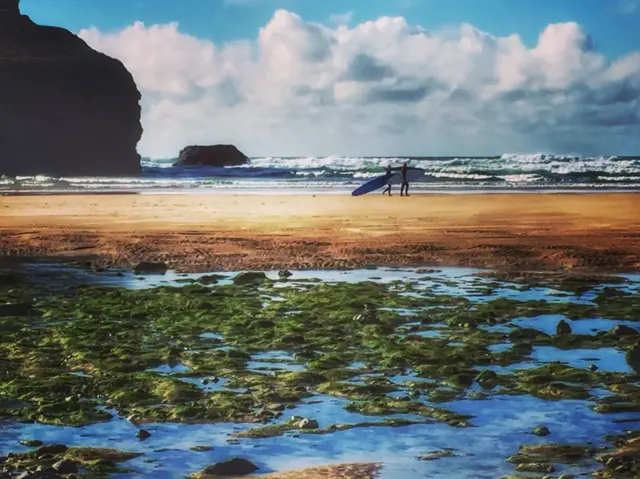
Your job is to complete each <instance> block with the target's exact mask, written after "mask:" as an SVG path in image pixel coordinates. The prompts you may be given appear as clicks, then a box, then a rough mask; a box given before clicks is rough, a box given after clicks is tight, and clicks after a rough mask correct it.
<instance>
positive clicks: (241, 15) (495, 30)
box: [21, 0, 640, 58]
mask: <svg viewBox="0 0 640 479" xmlns="http://www.w3.org/2000/svg"><path fill="white" fill-rule="evenodd" d="M277 8H285V9H288V10H292V11H295V12H296V13H298V14H300V15H301V16H302V17H303V18H304V19H305V20H307V21H314V22H327V20H328V19H329V17H330V16H331V15H333V14H340V13H344V12H349V11H351V12H353V16H352V23H361V22H364V21H367V20H374V19H376V18H378V17H381V16H403V17H405V18H406V19H407V21H408V22H409V23H411V24H418V25H421V26H423V27H425V28H426V29H428V30H430V29H437V28H440V27H442V26H445V25H455V24H459V23H462V22H467V23H470V24H472V25H474V26H475V27H477V28H479V29H481V30H484V31H487V32H489V33H492V34H494V35H498V36H506V35H509V34H512V33H518V34H520V35H521V37H522V38H523V40H524V41H525V43H526V44H528V45H533V44H535V42H536V40H537V37H538V35H539V34H540V32H541V31H542V30H543V29H544V28H545V27H546V25H548V24H550V23H561V22H568V21H574V22H577V23H579V24H581V25H582V26H583V27H584V28H585V29H586V30H587V31H588V32H589V33H590V34H591V35H592V37H593V38H594V39H595V42H596V45H597V47H598V49H599V50H600V51H601V52H602V53H604V54H605V55H606V56H607V57H610V58H615V57H619V56H620V55H622V54H624V53H627V52H629V51H633V50H640V34H639V33H638V32H639V31H640V0H620V1H618V0H55V1H52V0H22V1H21V9H22V11H23V12H24V13H26V14H28V15H30V16H31V17H32V18H33V20H34V21H36V22H38V23H42V24H52V25H58V26H62V27H65V28H68V29H70V30H72V31H74V32H76V33H77V32H78V31H80V29H82V28H86V27H91V26H93V27H97V28H99V29H100V30H103V31H113V30H117V29H121V28H123V27H125V26H127V25H129V24H131V23H133V22H134V21H136V20H140V21H143V22H145V23H147V24H156V23H167V22H174V21H175V22H178V23H179V24H180V29H181V30H182V31H184V32H187V33H190V34H192V35H194V36H197V37H201V38H208V39H211V40H213V41H215V42H221V41H222V42H224V41H228V40H234V39H240V38H252V37H255V36H256V34H257V31H258V29H259V28H260V27H261V26H263V25H265V24H266V23H267V21H269V19H270V18H271V16H272V15H273V12H274V10H275V9H277Z"/></svg>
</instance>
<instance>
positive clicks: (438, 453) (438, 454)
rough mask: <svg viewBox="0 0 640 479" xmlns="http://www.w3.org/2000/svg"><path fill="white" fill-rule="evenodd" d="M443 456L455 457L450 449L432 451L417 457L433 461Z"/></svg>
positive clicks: (420, 459) (421, 459)
mask: <svg viewBox="0 0 640 479" xmlns="http://www.w3.org/2000/svg"><path fill="white" fill-rule="evenodd" d="M443 457H455V454H454V453H453V451H452V450H450V449H444V450H442V451H433V452H430V453H428V454H425V455H424V456H420V457H418V460H419V461H435V460H437V459H442V458H443Z"/></svg>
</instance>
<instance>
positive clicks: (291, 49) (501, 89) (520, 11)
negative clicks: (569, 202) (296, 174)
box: [21, 0, 640, 158]
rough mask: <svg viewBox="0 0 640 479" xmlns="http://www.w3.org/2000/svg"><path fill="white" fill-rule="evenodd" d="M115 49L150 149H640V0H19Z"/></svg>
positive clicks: (294, 152) (256, 152)
mask: <svg viewBox="0 0 640 479" xmlns="http://www.w3.org/2000/svg"><path fill="white" fill-rule="evenodd" d="M21 8H22V11H23V13H25V14H28V15H30V16H31V17H32V18H33V20H35V21H36V22H38V23H42V24H49V25H59V26H63V27H65V28H68V29H70V30H71V31H73V32H74V33H76V34H78V35H79V36H80V37H82V38H83V39H84V40H85V41H86V42H87V43H88V44H89V45H91V46H92V47H93V48H95V49H97V50H100V51H102V52H104V53H106V54H108V55H110V56H113V57H116V58H118V59H120V60H121V61H122V62H123V63H124V64H125V65H126V66H127V67H128V68H129V70H130V71H131V72H132V73H133V75H134V78H135V80H136V82H137V84H138V88H139V89H140V90H141V92H142V95H143V99H142V108H143V126H144V129H145V133H144V136H143V139H142V141H141V142H140V144H139V151H140V153H141V154H142V155H143V156H150V157H156V158H166V157H175V156H177V152H178V151H179V150H180V149H181V148H182V147H183V146H185V145H187V144H212V143H234V144H236V145H237V146H238V147H239V148H240V149H241V150H242V151H244V152H245V153H247V154H248V155H250V156H298V155H304V156H307V155H315V156H321V155H343V156H347V155H348V156H378V155H412V156H435V155H477V156H479V155H488V154H500V153H504V152H511V153H532V152H549V153H572V154H591V155H600V154H638V153H639V152H640V35H639V34H638V33H637V32H638V31H640V0H517V1H514V0H447V1H445V0H322V1H320V0H182V1H176V0H56V1H55V2H53V1H51V0H22V1H21Z"/></svg>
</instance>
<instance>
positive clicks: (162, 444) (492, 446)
mask: <svg viewBox="0 0 640 479" xmlns="http://www.w3.org/2000/svg"><path fill="white" fill-rule="evenodd" d="M39 267H41V266H39ZM57 270H58V271H60V272H62V273H64V272H67V273H70V272H71V273H73V274H74V275H75V277H76V280H79V281H80V282H83V283H94V284H95V283H100V284H113V285H116V284H118V285H124V286H126V287H130V288H136V289H140V288H148V287H153V286H157V285H173V286H182V285H183V284H184V283H180V282H177V280H182V279H185V278H193V279H196V278H198V277H200V276H202V275H203V273H198V274H189V275H183V274H176V273H174V272H168V273H167V274H166V275H148V276H146V279H144V280H137V279H135V276H134V275H133V274H131V273H130V272H123V276H121V277H119V276H116V275H115V274H113V272H107V273H102V274H94V273H87V272H77V270H72V269H61V268H57ZM477 272H478V270H474V269H465V268H440V269H439V270H438V271H437V272H424V271H423V272H420V273H419V272H417V271H416V269H415V268H409V269H389V268H379V269H376V270H375V271H372V270H358V271H340V272H337V271H300V272H298V271H296V272H293V276H292V277H291V278H290V279H289V280H288V281H286V282H281V283H278V285H285V286H286V285H296V281H297V280H305V279H311V278H318V279H320V280H323V281H329V282H336V281H347V282H358V281H365V280H371V279H370V278H371V276H378V277H380V278H382V279H379V280H375V281H378V282H381V283H389V282H391V281H411V282H414V283H415V284H414V287H415V289H416V290H417V293H423V294H426V295H427V296H430V295H432V294H433V293H437V294H449V295H464V296H467V297H470V299H472V300H473V301H486V300H489V299H492V298H495V297H498V296H502V297H508V298H514V299H520V300H529V299H543V300H547V301H561V300H565V301H566V300H571V299H572V297H571V296H570V295H567V296H564V297H562V298H561V297H559V295H558V292H557V291H554V290H552V289H544V288H532V289H529V290H527V291H517V289H516V288H518V287H519V285H516V284H506V283H505V284H503V285H501V287H500V288H497V289H495V290H494V291H493V292H492V295H491V296H483V294H484V290H485V288H486V285H488V284H489V283H492V282H493V281H492V280H489V279H487V278H479V277H477V276H475V274H476V273H477ZM225 274H226V275H227V277H228V278H232V277H233V276H234V275H235V274H236V273H225ZM267 274H268V276H269V278H271V279H274V280H275V279H278V277H277V272H268V273H267ZM627 277H629V278H630V279H631V280H633V281H635V283H634V284H632V285H625V286H623V287H622V289H624V290H626V291H640V275H627ZM60 279H61V280H62V279H64V278H62V277H61V278H60ZM64 281H66V282H65V283H62V284H68V280H67V279H64ZM230 282H231V281H230V279H226V280H221V281H220V282H219V283H218V285H224V284H229V283H230ZM453 282H455V284H452V283H453ZM445 283H446V284H445ZM297 284H303V283H297ZM211 287H212V288H215V287H217V285H216V286H214V285H212V286H211ZM402 287H403V286H401V288H402ZM615 287H618V286H615ZM595 290H596V291H597V290H599V288H596V289H595ZM408 295H410V296H415V295H416V293H415V292H411V293H408ZM592 298H593V294H592V293H587V294H586V295H583V296H581V298H580V299H581V300H583V301H588V300H590V299H592ZM407 312H408V311H403V313H407ZM560 319H563V317H562V316H553V315H550V316H540V317H537V318H520V319H517V320H514V321H513V324H514V325H517V326H520V327H532V328H536V329H539V330H541V331H544V332H546V333H549V334H553V333H554V332H555V327H556V324H557V322H558V321H559V320H560ZM569 323H570V324H571V326H572V328H573V330H574V332H576V333H579V334H593V331H592V329H596V330H598V331H606V330H609V329H611V328H612V327H613V326H614V325H615V324H629V325H630V326H632V327H636V328H637V325H634V324H633V323H631V324H630V323H628V322H617V321H609V320H606V319H589V320H579V321H569ZM416 324H419V323H416ZM480 327H481V328H482V329H486V330H489V331H494V332H509V331H511V330H512V328H510V327H509V326H506V325H496V326H487V325H482V326H480ZM398 331H399V332H400V330H398ZM444 332H445V333H446V329H445V330H444ZM405 333H406V334H414V335H421V336H425V337H438V336H439V335H440V334H441V332H440V331H438V330H424V331H414V332H407V331H405ZM200 338H201V339H204V340H206V339H211V340H220V339H222V336H221V335H220V334H218V333H216V332H213V331H212V332H204V333H202V334H201V335H200ZM452 344H456V343H452ZM213 346H215V345H213ZM510 346H511V345H510V344H509V343H501V344H494V345H492V346H490V347H489V349H490V350H491V351H494V352H499V351H505V350H507V349H508V348H509V347H510ZM215 349H216V350H228V349H230V348H229V347H222V348H215ZM531 357H532V360H533V361H529V362H522V363H519V364H515V365H511V366H507V367H499V366H489V367H476V369H478V370H482V369H486V368H488V369H493V370H496V371H498V372H512V371H516V370H519V369H524V368H534V367H539V366H540V365H541V364H542V362H545V361H562V362H565V363H567V364H570V365H573V366H576V367H581V368H586V367H588V366H589V365H590V364H592V363H593V364H596V365H597V366H598V367H599V368H600V370H603V371H622V372H630V368H629V367H628V365H627V364H626V361H625V359H624V353H623V352H621V351H618V350H616V349H614V348H601V349H596V350H584V349H582V350H560V349H557V348H553V347H536V348H534V350H533V352H532V354H531ZM589 358H591V359H589ZM272 361H276V362H272ZM247 366H248V368H249V369H257V368H262V367H264V368H274V367H275V368H279V369H280V370H284V371H301V370H304V369H305V367H304V366H303V365H301V364H297V363H296V362H295V361H293V360H292V357H291V355H290V354H289V353H288V352H286V351H270V352H267V353H260V354H256V355H253V357H252V361H250V362H249V363H248V365H247ZM351 367H353V368H365V367H366V365H365V364H363V363H353V364H352V365H351ZM153 371H154V372H157V373H159V374H173V375H174V377H176V378H177V379H180V380H182V381H185V382H189V383H192V384H196V385H197V386H198V387H200V388H203V389H205V390H207V391H213V390H220V389H225V387H224V386H225V383H226V382H227V380H226V379H224V378H222V379H221V380H220V381H219V382H218V383H213V382H210V383H209V384H208V385H203V384H202V383H201V379H202V378H186V377H182V376H181V373H185V372H186V371H188V368H187V367H186V366H184V365H183V364H177V365H174V366H173V367H171V366H169V365H163V366H160V367H159V368H155V369H154V370H153ZM369 376H373V375H369ZM363 377H364V375H363V376H360V377H359V378H354V382H360V381H361V379H362V378H363ZM389 379H390V380H391V381H392V382H394V383H396V384H401V383H403V382H405V381H424V382H425V383H426V384H433V383H434V382H437V381H433V380H429V379H426V378H420V377H417V376H415V374H413V373H412V372H411V371H409V372H407V373H406V374H399V375H396V376H393V377H390V378H389ZM591 393H592V394H594V395H596V396H598V397H604V396H607V395H610V394H611V393H610V392H608V391H606V390H603V389H594V390H592V391H591ZM405 394H406V390H405V391H400V392H399V393H396V395H397V396H404V395H405ZM425 397H426V396H423V398H421V399H420V401H423V400H426V399H424V398H425ZM348 402H349V401H348V400H345V399H339V398H333V397H329V396H315V397H313V398H309V399H306V400H305V401H304V403H302V404H300V405H298V406H296V407H295V408H292V409H287V410H285V411H284V413H283V416H282V417H281V418H280V419H278V420H277V421H276V423H278V422H282V421H287V420H288V419H289V418H290V417H291V416H292V415H297V416H303V417H311V418H314V419H316V420H318V421H319V423H320V426H321V427H327V426H329V425H331V424H336V423H348V424H353V423H358V422H365V421H371V422H373V421H380V420H382V419H384V417H379V416H364V415H361V414H357V413H351V412H348V411H346V410H345V409H344V406H345V405H346V404H347V403H348ZM589 405H590V403H588V402H585V401H567V400H562V401H544V400H542V399H536V398H533V397H530V396H505V397H500V396H492V397H490V398H489V399H486V400H481V401H478V400H473V401H472V400H463V401H454V402H451V403H440V404H438V405H437V406H438V407H443V408H449V409H452V410H454V411H456V412H460V413H465V414H471V415H474V416H476V417H475V418H473V419H471V422H472V424H473V425H474V426H480V427H473V428H465V429H457V428H452V427H450V426H447V425H445V424H439V423H435V424H426V425H415V426H408V427H401V428H383V427H367V428H361V429H360V428H358V429H353V430H349V431H342V432H338V433H332V434H327V435H308V434H301V435H300V437H299V438H294V437H277V438H268V439H260V440H251V439H241V440H239V443H237V444H229V443H227V439H229V436H228V434H230V433H232V432H234V431H238V430H241V429H244V428H247V427H256V426H259V425H251V426H249V425H233V424H213V425H212V424H191V425H190V424H175V423H171V424H148V425H145V426H144V428H145V429H147V430H148V431H150V432H151V434H152V436H151V437H150V438H149V439H147V440H146V441H144V442H140V441H139V440H138V439H137V438H136V436H135V433H136V431H137V427H136V426H134V425H132V424H130V423H129V422H127V421H125V420H123V419H120V418H116V419H114V420H112V421H110V422H108V423H104V424H97V425H92V426H86V427H82V428H65V427H53V426H43V425H39V424H15V423H7V422H4V423H0V454H6V453H8V452H17V451H26V450H29V449H28V448H25V447H23V446H20V445H19V444H18V441H19V440H20V439H39V440H42V441H44V442H45V443H64V444H67V445H86V446H96V447H112V448H118V449H122V450H126V451H134V452H136V451H139V452H144V453H145V456H143V457H141V458H138V459H135V460H133V461H130V462H129V463H127V464H126V466H127V467H133V468H134V469H136V470H137V471H138V472H139V473H138V474H137V475H133V476H126V475H116V476H114V477H138V476H142V477H154V478H159V479H164V478H167V479H168V478H173V477H183V476H184V475H186V474H188V473H190V472H193V471H196V470H199V469H202V468H203V467H205V466H206V465H208V464H211V463H214V462H217V461H221V460H225V459H228V458H229V457H235V456H239V457H245V458H247V459H250V460H252V461H253V462H255V463H256V464H257V465H258V466H260V468H261V470H260V472H270V471H274V470H289V469H295V468H299V467H306V466H316V465H325V464H331V463H337V462H355V461H358V462H359V461H363V462H370V461H382V462H384V463H386V466H385V469H384V470H383V475H382V477H383V478H394V479H395V478H397V477H402V478H406V479H414V478H416V479H417V478H424V477H431V478H452V479H458V478H465V479H466V478H468V477H474V478H481V479H482V478H495V477H501V476H504V475H509V474H514V468H513V466H512V465H511V464H508V463H506V462H505V459H506V458H507V457H508V456H510V455H512V454H514V453H515V452H516V451H517V448H518V446H519V445H520V444H525V443H527V444H535V443H540V442H549V441H553V442H559V443H562V442H567V443H579V442H587V441H593V442H595V443H596V444H600V443H601V441H602V440H601V438H602V437H603V436H604V435H606V434H611V433H615V432H618V431H623V430H625V429H628V428H630V425H629V424H628V423H620V424H616V423H613V422H612V421H613V420H614V419H621V418H625V417H628V415H627V416H625V415H624V414H622V415H619V414H611V415H602V414H598V413H596V412H594V411H592V410H590V409H589V407H588V406H589ZM394 417H398V416H394ZM399 417H407V418H415V419H417V417H416V416H399ZM541 425H545V426H547V427H549V429H550V430H551V436H549V437H548V438H538V437H536V436H532V435H530V434H528V432H529V431H531V430H532V429H533V428H535V427H537V426H541ZM195 445H204V446H211V447H213V448H214V449H213V450H212V451H206V452H194V451H190V450H189V448H190V447H193V446H195ZM256 446H257V447H256ZM448 447H450V448H455V449H456V450H457V451H458V452H459V453H460V454H461V456H460V457H454V458H444V459H440V460H438V461H417V460H416V457H417V456H420V455H422V454H426V453H428V452H430V451H434V450H439V449H443V448H448ZM161 449H170V451H164V452H163V451H160V450H161ZM154 451H155V452H154ZM465 453H473V454H474V455H473V456H465V455H464V454H465ZM145 459H157V462H156V463H145V462H144V461H145ZM580 472H582V471H581V470H580V469H579V468H573V467H570V466H559V468H558V471H557V472H556V473H555V475H561V474H577V473H580Z"/></svg>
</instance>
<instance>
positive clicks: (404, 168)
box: [400, 165, 409, 196]
mask: <svg viewBox="0 0 640 479" xmlns="http://www.w3.org/2000/svg"><path fill="white" fill-rule="evenodd" d="M400 173H402V186H400V196H403V192H404V193H405V194H406V196H409V181H408V180H407V165H402V168H400Z"/></svg>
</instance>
